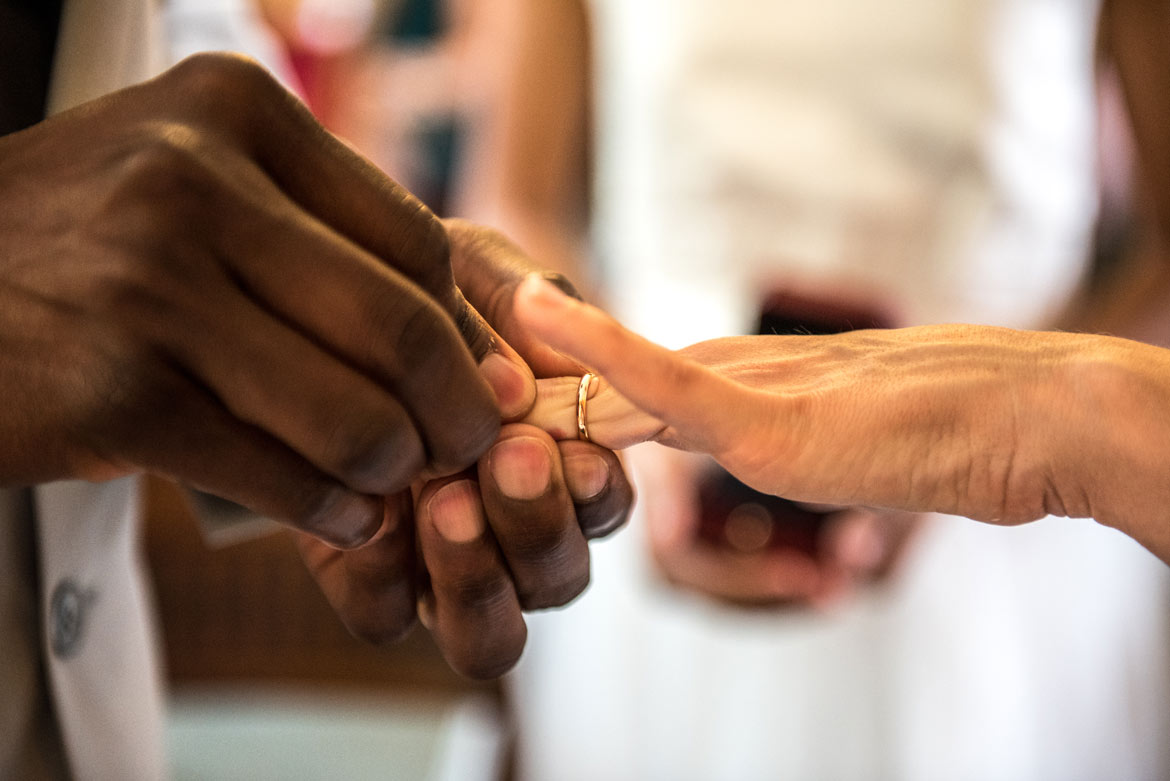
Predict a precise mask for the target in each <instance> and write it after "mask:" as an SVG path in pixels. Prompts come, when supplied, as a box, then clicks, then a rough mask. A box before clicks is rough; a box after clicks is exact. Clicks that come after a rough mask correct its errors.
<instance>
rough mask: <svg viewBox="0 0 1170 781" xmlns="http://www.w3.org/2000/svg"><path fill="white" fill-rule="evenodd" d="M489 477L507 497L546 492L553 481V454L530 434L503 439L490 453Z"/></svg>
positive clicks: (536, 495) (528, 496) (525, 497)
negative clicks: (490, 476)
mask: <svg viewBox="0 0 1170 781" xmlns="http://www.w3.org/2000/svg"><path fill="white" fill-rule="evenodd" d="M488 463H489V465H490V468H491V473H492V478H493V479H494V480H495V481H496V485H498V486H499V488H500V491H501V492H502V493H503V494H504V496H507V497H508V498H509V499H519V500H522V501H527V500H531V499H538V498H540V497H542V496H544V495H545V494H546V493H548V489H549V485H550V484H551V483H552V456H551V455H549V452H548V447H546V446H545V444H544V443H543V442H541V441H540V440H538V439H533V438H532V437H516V438H515V439H505V440H504V441H503V442H500V443H499V444H498V445H496V446H495V447H493V448H492V450H491V455H490V456H489V462H488Z"/></svg>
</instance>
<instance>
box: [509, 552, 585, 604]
mask: <svg viewBox="0 0 1170 781" xmlns="http://www.w3.org/2000/svg"><path fill="white" fill-rule="evenodd" d="M570 563H571V564H573V565H574V566H572V567H571V568H566V569H563V570H562V569H553V570H550V572H551V573H552V574H551V575H550V577H549V578H548V579H547V581H544V582H541V583H540V584H538V585H534V586H529V587H523V588H521V587H519V586H518V589H519V593H518V598H519V600H520V606H521V607H522V608H523V609H525V610H544V609H547V608H553V607H561V606H563V605H567V604H569V603H570V602H572V601H573V600H574V599H576V598H577V597H579V596H581V594H582V593H584V591H585V589H587V588H588V587H589V579H590V574H589V562H588V559H587V558H586V559H585V560H584V561H583V562H581V561H578V562H570Z"/></svg>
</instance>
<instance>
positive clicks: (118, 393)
mask: <svg viewBox="0 0 1170 781" xmlns="http://www.w3.org/2000/svg"><path fill="white" fill-rule="evenodd" d="M82 371H83V372H84V373H85V375H86V377H87V378H88V382H90V383H91V388H92V389H93V393H94V398H95V400H96V401H95V406H96V409H94V410H92V411H91V413H90V414H89V415H86V416H85V419H86V420H88V421H89V425H90V427H91V433H93V434H96V435H98V436H99V437H100V438H102V439H103V440H106V441H111V440H112V441H113V442H117V443H121V444H126V443H128V442H130V441H133V440H134V439H136V438H137V437H138V436H139V435H140V434H141V432H145V431H149V430H150V429H151V428H153V427H158V426H166V425H167V424H168V422H169V421H170V420H171V418H172V417H173V416H175V415H179V414H181V410H180V409H178V406H179V404H178V403H179V400H180V397H181V394H180V392H179V388H178V384H179V383H178V381H177V379H176V378H174V377H173V376H171V374H170V373H169V372H168V371H167V370H166V369H165V368H164V364H163V363H162V362H161V361H160V360H159V356H158V355H157V354H156V352H155V350H154V349H153V348H150V347H149V346H146V345H143V344H141V343H135V342H131V341H128V340H123V341H122V342H121V343H120V344H119V345H117V346H116V347H114V348H110V349H108V350H107V351H106V353H105V355H103V356H102V357H101V358H100V359H98V360H96V361H95V362H94V365H91V366H89V367H88V369H82Z"/></svg>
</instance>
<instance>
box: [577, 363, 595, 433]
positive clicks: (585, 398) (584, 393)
mask: <svg viewBox="0 0 1170 781" xmlns="http://www.w3.org/2000/svg"><path fill="white" fill-rule="evenodd" d="M593 376H594V375H593V373H592V372H586V374H585V376H584V377H582V378H581V383H580V384H579V385H578V386H577V438H578V439H581V440H583V441H585V442H589V441H590V439H589V424H588V423H587V422H586V417H585V405H586V404H587V403H588V402H589V386H590V385H592V384H593Z"/></svg>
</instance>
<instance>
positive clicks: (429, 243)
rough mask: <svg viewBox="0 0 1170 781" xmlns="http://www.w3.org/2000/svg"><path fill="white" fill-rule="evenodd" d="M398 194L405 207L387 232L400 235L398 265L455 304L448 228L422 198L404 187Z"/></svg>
mask: <svg viewBox="0 0 1170 781" xmlns="http://www.w3.org/2000/svg"><path fill="white" fill-rule="evenodd" d="M399 197H400V199H401V201H402V202H403V206H404V208H403V209H402V211H401V213H400V215H399V218H398V219H397V220H396V221H395V224H393V225H392V226H391V228H392V229H391V230H390V232H389V233H388V235H391V236H396V237H400V238H399V242H398V247H397V251H396V252H395V255H396V257H395V260H396V261H397V262H396V265H398V266H400V267H401V270H403V271H405V272H406V273H407V275H408V276H410V278H411V279H413V280H414V281H415V282H416V283H418V285H419V286H420V287H422V288H423V289H424V290H426V291H427V292H428V293H430V294H431V295H433V296H435V297H436V298H438V299H439V300H440V301H441V302H442V303H443V304H444V305H448V306H449V305H453V303H454V301H453V293H454V290H455V280H454V276H453V275H452V273H451V239H450V237H449V236H448V235H447V229H446V228H445V227H443V223H442V222H440V221H439V219H438V218H437V217H436V216H435V215H434V213H433V212H431V210H430V209H429V208H427V206H426V204H424V203H423V202H422V201H420V200H418V199H417V198H415V197H414V196H413V195H411V194H410V193H408V192H406V191H405V190H403V191H402V193H401V194H400V196H399Z"/></svg>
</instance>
